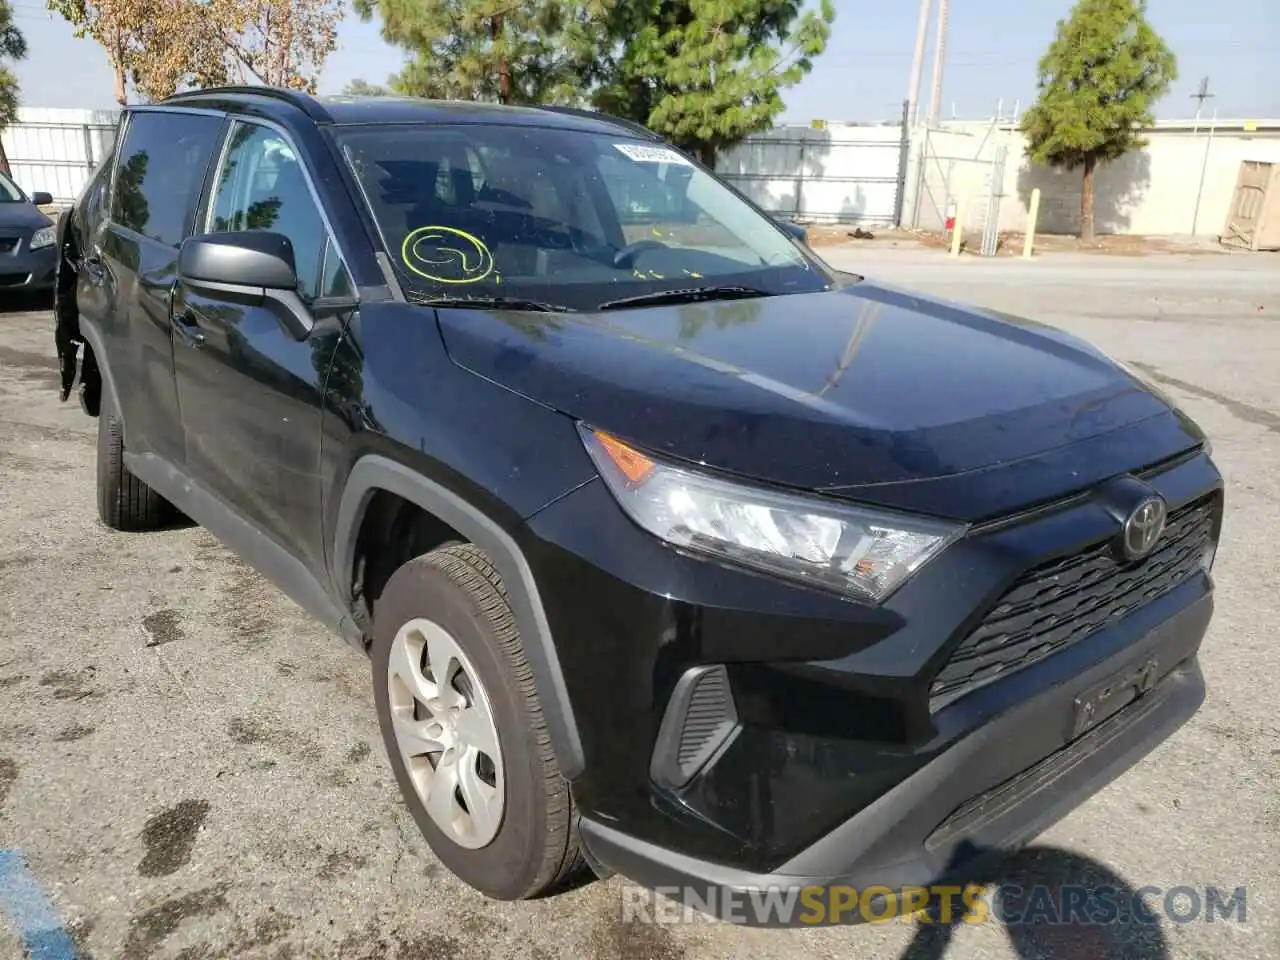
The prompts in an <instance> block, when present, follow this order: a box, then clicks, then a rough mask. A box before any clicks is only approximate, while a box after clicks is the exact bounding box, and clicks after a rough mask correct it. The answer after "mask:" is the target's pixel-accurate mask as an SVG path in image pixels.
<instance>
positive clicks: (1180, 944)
mask: <svg viewBox="0 0 1280 960" xmlns="http://www.w3.org/2000/svg"><path fill="white" fill-rule="evenodd" d="M824 255H825V256H826V257H827V259H828V260H829V261H830V262H832V263H833V264H834V265H837V266H840V267H843V268H845V269H852V270H856V271H859V272H864V273H866V274H867V275H869V276H872V277H873V278H877V279H883V280H885V281H886V282H890V283H893V284H896V285H901V286H905V287H915V288H919V289H921V290H924V291H927V292H930V293H934V294H938V295H942V296H946V297H950V298H954V299H958V300H969V301H975V302H979V303H983V304H985V305H988V306H991V307H993V308H997V309H1000V310H1004V311H1008V312H1011V313H1018V314H1022V315H1025V316H1029V317H1033V318H1036V319H1040V320H1044V321H1047V322H1049V323H1052V324H1056V325H1059V326H1061V327H1063V328H1065V329H1067V330H1070V331H1072V332H1075V333H1078V334H1082V335H1084V336H1086V337H1088V338H1089V339H1091V340H1092V341H1093V342H1095V343H1096V344H1097V345H1098V346H1100V347H1101V348H1102V349H1104V350H1106V351H1107V352H1108V353H1110V354H1111V355H1112V356H1114V357H1116V358H1117V359H1120V360H1123V361H1125V362H1128V363H1130V364H1132V365H1135V366H1136V367H1138V368H1139V369H1141V370H1143V371H1144V372H1145V373H1146V374H1147V375H1148V376H1150V377H1151V378H1153V379H1154V380H1156V381H1157V382H1159V383H1160V384H1161V385H1162V386H1163V387H1164V388H1165V389H1167V390H1168V391H1169V392H1170V394H1171V395H1172V396H1173V397H1175V398H1176V399H1177V400H1178V401H1179V402H1180V403H1181V404H1182V405H1183V406H1184V407H1185V409H1186V410H1187V411H1188V412H1189V413H1191V414H1192V415H1193V416H1194V417H1196V418H1197V419H1198V420H1199V421H1200V423H1201V424H1202V425H1203V426H1204V427H1205V428H1206V429H1207V431H1208V432H1209V434H1210V435H1211V436H1212V438H1213V443H1214V449H1215V456H1216V458H1217V460H1218V462H1219V464H1220V466H1221V468H1222V470H1223V472H1224V475H1225V476H1226V479H1227V485H1228V490H1227V498H1228V508H1227V518H1226V522H1225V530H1224V534H1223V545H1222V548H1221V550H1220V552H1219V555H1218V561H1217V568H1216V576H1217V581H1218V600H1217V613H1216V616H1215V619H1214V622H1213V625H1212V627H1211V630H1210V633H1209V636H1208V638H1207V640H1206V643H1205V647H1204V651H1203V655H1202V660H1203V664H1204V669H1205V673H1206V676H1207V681H1208V684H1209V694H1208V699H1207V701H1206V704H1205V706H1204V708H1203V709H1202V711H1201V712H1200V713H1199V714H1198V715H1197V716H1196V717H1195V718H1194V719H1193V720H1192V721H1191V722H1190V723H1189V724H1188V725H1187V726H1186V727H1184V728H1183V729H1182V730H1181V731H1179V732H1178V733H1177V734H1176V735H1175V736H1174V737H1173V738H1172V739H1171V740H1170V741H1169V742H1167V743H1165V744H1164V745H1162V746H1161V747H1160V748H1159V749H1158V750H1157V751H1156V752H1155V753H1154V754H1153V755H1151V756H1150V757H1149V758H1147V759H1146V760H1144V761H1143V762H1142V763H1141V764H1140V765H1139V766H1137V767H1136V768H1134V769H1133V770H1132V771H1131V772H1129V773H1128V774H1127V775H1125V776H1124V777H1123V778H1122V779H1121V780H1119V781H1118V782H1116V783H1115V784H1113V785H1112V786H1110V787H1108V788H1107V789H1106V790H1104V791H1103V792H1102V793H1100V794H1099V795H1097V796H1096V797H1094V798H1093V799H1092V800H1090V801H1089V802H1088V803H1086V804H1085V805H1084V806H1083V807H1082V808H1080V809H1079V810H1078V811H1077V812H1075V813H1074V814H1072V815H1071V816H1070V817H1068V818H1067V819H1066V820H1064V821H1063V822H1061V823H1060V824H1058V825H1057V826H1055V827H1054V828H1052V829H1051V830H1050V831H1049V832H1048V833H1046V834H1045V835H1043V836H1042V837H1041V838H1039V839H1038V840H1037V841H1036V843H1035V844H1034V845H1033V847H1031V848H1030V849H1028V850H1027V851H1026V852H1024V853H1023V854H1020V855H1019V856H1017V857H1015V858H1013V859H1011V860H1010V861H1008V862H1007V863H1005V864H1003V865H1002V866H1001V867H1000V868H999V869H998V870H996V871H995V872H994V873H993V874H992V876H991V877H989V878H988V879H990V880H991V881H992V882H993V883H1013V884H1018V885H1020V886H1023V887H1029V886H1031V885H1033V884H1036V883H1044V884H1047V885H1049V886H1050V887H1053V888H1058V887H1061V886H1063V885H1072V884H1080V885H1086V886H1090V885H1092V886H1096V885H1098V884H1110V885H1112V886H1115V887H1118V888H1119V889H1121V890H1124V891H1130V892H1132V891H1139V890H1142V891H1143V894H1144V896H1145V897H1146V901H1147V902H1148V903H1149V904H1150V907H1151V909H1152V910H1153V911H1155V912H1161V911H1162V910H1163V908H1164V906H1165V902H1164V901H1165V898H1164V893H1165V892H1167V891H1169V890H1171V889H1173V888H1175V887H1183V888H1191V890H1192V891H1198V892H1199V895H1200V896H1201V897H1203V896H1204V894H1205V891H1206V890H1207V888H1209V887H1215V888H1218V889H1220V890H1223V891H1225V892H1227V893H1228V894H1230V893H1232V892H1234V891H1235V890H1236V889H1237V888H1240V887H1243V888H1244V890H1245V905H1246V910H1245V916H1244V919H1243V920H1241V919H1240V917H1239V915H1238V913H1237V914H1236V915H1234V916H1233V917H1231V918H1228V919H1227V920H1223V919H1217V920H1216V921H1215V922H1208V921H1207V919H1206V917H1205V915H1204V911H1203V910H1202V911H1201V913H1200V915H1199V916H1198V917H1196V918H1195V919H1192V920H1190V921H1189V922H1185V923H1179V922H1174V921H1172V920H1168V919H1166V920H1163V921H1161V922H1158V923H1151V924H1129V925H1124V926H1121V925H1110V926H1081V925H1075V926H1071V927H1063V926H1044V925H1042V926H1037V927H1026V926H1012V927H1004V926H1002V925H1001V924H999V923H997V922H995V921H990V922H987V923H983V924H976V925H961V926H959V927H955V928H948V927H945V926H943V925H928V926H920V925H916V926H913V925H910V924H905V923H902V922H896V923H892V924H883V925H871V926H861V927H855V928H843V929H811V930H801V931H764V930H752V929H745V928H741V927H736V926H732V925H729V924H723V923H709V922H702V921H695V922H692V923H684V924H663V925H658V924H648V923H644V922H641V921H639V920H637V919H635V918H634V917H631V918H624V912H623V900H624V897H623V894H624V883H623V881H621V880H620V879H617V878H614V879H612V880H609V881H606V882H591V883H585V884H583V885H581V886H579V887H578V888H577V889H574V890H572V891H570V892H568V893H564V894H561V895H559V896H556V897H553V898H548V899H545V900H542V901H538V902H534V903H515V904H508V903H495V902H490V901H487V900H485V899H484V898H482V897H481V896H479V895H478V894H475V893H473V892H471V891H470V890H469V889H468V888H467V887H465V886H464V885H462V884H461V883H460V882H458V881H457V880H455V879H453V878H452V877H451V876H450V875H449V874H448V872H447V871H446V870H445V869H444V868H443V867H441V866H440V864H439V863H438V862H437V861H436V860H435V859H434V857H433V856H432V855H431V853H430V852H429V851H428V849H427V848H426V845H425V844H424V843H423V841H422V840H421V839H420V838H419V836H418V835H417V833H416V831H415V828H414V826H413V824H412V822H411V820H410V818H409V817H408V816H407V815H406V813H405V811H404V809H403V807H402V805H401V803H400V800H399V797H398V795H397V792H396V789H395V785H394V782H393V779H392V776H391V773H390V770H389V767H388V765H387V763H386V761H385V760H384V758H383V754H382V748H381V743H380V740H379V737H378V732H377V726H376V721H375V718H374V713H373V704H372V697H371V693H370V680H369V669H368V666H367V664H366V662H365V661H363V660H362V659H361V658H360V657H359V655H357V654H356V653H354V652H353V651H351V650H350V649H349V648H347V647H345V646H343V645H342V644H341V643H340V642H339V641H337V640H336V639H334V638H332V637H330V636H329V635H328V634H326V633H325V632H324V630H323V629H321V628H320V627H319V626H317V625H316V624H315V623H313V622H312V621H310V620H308V619H307V618H306V616H305V615H304V614H302V613H301V612H300V611H299V610H298V609H297V608H296V607H295V606H294V605H293V604H292V603H290V602H289V601H288V600H286V599H284V598H283V597H282V596H281V595H280V594H279V593H278V592H277V591H275V590H274V589H273V588H272V587H271V586H270V585H268V584H267V583H266V582H264V581H263V580H262V579H261V578H260V577H259V576H257V575H256V574H255V573H254V572H252V571H251V570H250V569H248V568H247V567H246V566H245V565H244V564H243V563H241V562H239V561H238V560H237V559H236V558H235V557H233V556H232V555H231V554H230V553H229V552H228V551H227V550H225V549H223V548H222V547H221V546H220V545H219V544H218V543H217V542H216V541H214V540H213V538H212V537H210V536H209V535H208V534H207V533H205V532H203V531H201V530H199V529H187V530H176V531H169V532H163V533H159V534H152V535H127V534H117V533H112V532H110V531H107V530H105V529H104V528H103V527H101V526H100V525H99V524H98V522H97V520H96V515H95V511H94V424H93V421H91V420H90V419H89V418H87V417H86V416H85V415H84V414H83V413H82V412H81V411H80V410H79V408H78V407H77V406H76V405H75V403H74V402H69V403H67V404H59V402H58V398H57V392H56V391H57V369H56V362H55V359H54V346H53V336H52V321H51V317H50V315H49V313H48V312H47V310H22V309H13V310H10V311H8V312H0V958H8V957H14V958H16V957H21V956H24V953H25V952H26V951H31V952H32V953H33V955H42V956H45V957H48V958H50V960H66V958H67V957H69V956H70V955H71V954H72V953H73V952H77V953H78V954H79V955H81V956H92V957H95V958H117V957H119V958H152V957H155V958H178V957H181V958H183V960H213V958H240V957H252V958H256V957H263V958H278V960H285V958H309V957H317V958H327V957H340V958H351V960H374V958H399V960H409V958H449V957H459V958H464V960H465V958H479V957H511V958H528V960H550V958H555V957H562V956H563V957H581V958H587V960H594V958H600V960H614V958H618V960H703V958H713V957H751V958H759V960H771V958H786V960H807V958H836V957H839V958H849V957H859V958H875V960H880V958H884V960H896V958H904V960H907V958H909V960H941V958H943V957H946V958H978V957H982V958H992V960H1005V958H1010V957H1023V958H1031V957H1043V958H1049V960H1093V958H1100V960H1101V958H1119V957H1124V956H1128V957H1136V958H1140V960H1163V958H1166V957H1168V958H1178V960H1193V958H1194V960H1203V958H1219V957H1220V958H1230V960H1251V958H1256V960H1264V958H1266V960H1271V958H1275V957H1280V912H1278V911H1280V889H1278V885H1280V719H1278V713H1277V706H1278V705H1280V638H1278V637H1277V629H1276V624H1277V622H1278V621H1280V573H1278V571H1280V546H1278V537H1277V534H1280V257H1276V256H1267V255H1253V256H1229V257H1228V256H1222V257H1211V256H1199V257H1149V258H1114V257H1111V258H1108V257H1101V256H1094V257H1089V256H1085V257H1072V256H1067V255H1062V256H1058V257H1054V258H1045V259H1041V260H1035V261H1032V262H1029V263H1024V262H1020V261H1017V260H1011V259H1002V260H1000V261H996V262H983V261H978V260H975V259H973V258H966V259H965V260H963V261H961V262H953V261H950V260H948V259H947V258H946V257H945V256H943V255H941V254H939V253H936V252H928V253H920V252H908V251H883V250H879V249H876V248H875V246H874V244H853V245H849V246H847V247H844V248H836V249H830V250H828V251H826V252H825V254H824ZM910 386H911V385H904V389H907V388H910ZM1179 896H1181V897H1182V898H1183V899H1182V900H1181V901H1177V900H1176V897H1175V898H1174V899H1175V901H1176V902H1174V903H1173V906H1174V912H1180V913H1181V915H1182V916H1183V917H1184V918H1185V917H1186V916H1187V915H1188V914H1189V911H1190V908H1189V906H1188V905H1187V904H1188V902H1189V901H1188V897H1189V894H1188V892H1187V891H1186V890H1184V891H1182V893H1181V894H1179ZM24 944H25V946H24Z"/></svg>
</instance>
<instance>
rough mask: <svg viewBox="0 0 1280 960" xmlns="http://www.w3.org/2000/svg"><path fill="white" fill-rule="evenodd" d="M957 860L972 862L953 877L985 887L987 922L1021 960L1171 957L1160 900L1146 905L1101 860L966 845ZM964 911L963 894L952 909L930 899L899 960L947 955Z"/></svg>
mask: <svg viewBox="0 0 1280 960" xmlns="http://www.w3.org/2000/svg"><path fill="white" fill-rule="evenodd" d="M970 857H973V859H972V860H970ZM956 859H957V861H959V860H961V859H963V860H964V861H965V862H966V863H973V864H975V865H974V866H973V867H966V868H963V869H961V870H959V871H958V872H957V877H956V879H955V880H954V882H955V883H956V884H975V885H981V886H983V887H985V888H987V891H988V901H989V902H990V904H991V914H992V915H991V916H989V917H988V918H987V919H986V921H985V922H987V923H999V924H1001V925H1002V926H1003V927H1004V930H1005V934H1006V936H1008V938H1009V941H1010V944H1011V945H1012V947H1013V950H1014V953H1016V954H1017V956H1018V957H1020V958H1023V960H1032V958H1036V960H1113V958H1118V957H1126V958H1130V960H1168V958H1169V957H1170V951H1169V944H1168V941H1167V939H1166V937H1165V934H1164V930H1163V929H1162V927H1161V923H1160V919H1159V916H1158V913H1159V906H1158V905H1157V904H1155V903H1149V902H1147V903H1144V901H1143V900H1142V899H1141V897H1140V896H1139V895H1138V893H1137V891H1136V890H1135V889H1134V888H1133V887H1132V886H1130V885H1129V883H1128V882H1127V881H1125V880H1124V879H1123V878H1122V877H1120V876H1118V875H1117V874H1116V873H1114V872H1113V871H1112V870H1110V869H1109V868H1108V867H1106V866H1105V865H1103V864H1101V863H1099V862H1098V861H1096V860H1093V859H1091V858H1089V857H1085V856H1081V855H1080V854H1077V853H1071V852H1069V851H1066V850H1062V849H1059V848H1057V847H1048V846H1029V847H1024V848H1023V849H1021V850H1019V851H1017V852H1016V853H1012V854H1008V855H1002V854H1000V853H999V852H998V851H990V852H988V851H985V850H976V849H975V848H973V847H968V848H967V849H965V850H962V851H961V853H960V854H959V855H958V856H957V858H956ZM1073 907H1074V908H1073ZM965 912H966V905H965V904H964V903H963V902H962V901H961V900H960V898H959V897H956V898H955V899H954V900H953V903H952V905H951V908H950V910H946V909H944V907H943V905H942V904H941V902H940V901H935V902H933V903H931V904H930V908H929V911H928V913H927V915H926V916H925V917H922V918H920V919H919V921H918V922H917V924H916V932H915V936H914V937H913V939H912V941H911V943H910V944H909V945H908V946H907V948H906V950H904V951H903V953H902V954H901V956H900V958H899V960H943V958H944V957H945V955H946V953H947V948H948V947H949V946H950V945H951V941H952V939H953V938H954V937H955V935H956V931H957V929H959V928H960V927H963V926H965V925H966V923H968V922H970V921H967V920H966V919H965Z"/></svg>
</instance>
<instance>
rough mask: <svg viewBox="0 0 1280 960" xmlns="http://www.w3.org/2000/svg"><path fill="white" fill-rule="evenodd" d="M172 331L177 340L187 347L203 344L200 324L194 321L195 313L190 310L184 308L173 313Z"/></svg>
mask: <svg viewBox="0 0 1280 960" xmlns="http://www.w3.org/2000/svg"><path fill="white" fill-rule="evenodd" d="M173 332H174V334H175V335H176V336H177V338H178V340H179V341H181V342H182V343H184V344H186V345H187V346H188V347H202V346H204V332H203V331H202V330H201V329H200V324H198V323H197V322H196V318H195V315H194V314H193V313H191V311H190V310H184V311H183V312H182V313H179V314H175V315H174V317H173Z"/></svg>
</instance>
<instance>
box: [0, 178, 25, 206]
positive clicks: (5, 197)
mask: <svg viewBox="0 0 1280 960" xmlns="http://www.w3.org/2000/svg"><path fill="white" fill-rule="evenodd" d="M26 200H27V195H26V194H25V193H23V192H22V190H21V189H19V187H18V185H17V184H16V183H14V182H13V181H12V180H10V179H9V178H8V177H7V176H5V175H4V174H3V173H0V203H26Z"/></svg>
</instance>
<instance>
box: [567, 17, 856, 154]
mask: <svg viewBox="0 0 1280 960" xmlns="http://www.w3.org/2000/svg"><path fill="white" fill-rule="evenodd" d="M834 19H835V9H834V7H833V6H832V3H831V0H820V5H819V7H818V9H816V10H805V9H803V2H802V0H638V2H626V0H624V2H622V3H619V4H618V5H617V6H616V7H615V8H614V10H613V13H612V16H611V17H610V27H611V29H610V37H611V39H612V40H613V41H614V43H615V44H616V47H615V50H614V55H613V56H612V57H605V58H602V59H601V61H600V62H599V64H598V65H597V66H596V67H594V69H593V70H592V71H589V72H590V73H593V76H592V79H594V80H595V81H596V83H597V85H598V86H597V88H596V90H595V93H594V95H593V97H592V99H593V101H594V103H595V104H596V106H597V107H599V108H600V109H602V110H604V111H605V112H608V113H612V114H614V115H617V116H622V117H626V118H627V119H630V120H634V121H636V122H638V123H642V124H644V125H645V126H647V127H649V128H650V129H651V130H654V131H655V132H657V133H659V134H661V135H662V136H664V137H666V138H667V139H668V140H670V141H671V142H672V143H675V144H676V145H677V146H680V147H682V148H683V149H686V150H688V151H690V152H692V153H696V154H698V155H699V157H700V159H701V160H702V161H703V163H704V164H706V165H708V166H713V165H714V163H715V154H716V152H717V151H718V150H721V149H724V148H725V147H728V146H731V145H732V144H734V143H736V142H737V141H739V140H741V139H742V138H743V137H745V136H747V135H748V134H751V133H755V132H757V131H759V130H765V129H768V128H769V127H771V126H772V125H773V122H774V120H775V119H777V117H778V115H779V114H780V113H782V110H783V109H784V104H783V101H782V93H783V91H784V90H785V89H786V88H788V87H790V86H793V85H794V84H796V83H798V82H799V81H800V80H801V79H802V78H803V77H804V76H805V74H807V73H808V72H809V71H810V70H811V69H812V66H813V58H814V57H816V56H818V55H819V54H821V53H822V51H823V50H824V49H825V48H826V45H827V40H828V39H829V37H830V35H831V24H832V21H833V20H834Z"/></svg>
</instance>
